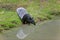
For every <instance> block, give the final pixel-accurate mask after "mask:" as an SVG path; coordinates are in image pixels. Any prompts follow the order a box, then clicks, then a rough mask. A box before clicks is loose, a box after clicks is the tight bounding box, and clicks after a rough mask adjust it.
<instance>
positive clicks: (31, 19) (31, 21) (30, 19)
mask: <svg viewBox="0 0 60 40" xmlns="http://www.w3.org/2000/svg"><path fill="white" fill-rule="evenodd" d="M27 21H28V23H32V24H34V25H36V23H35V21H34V20H33V18H31V17H28V19H27Z"/></svg>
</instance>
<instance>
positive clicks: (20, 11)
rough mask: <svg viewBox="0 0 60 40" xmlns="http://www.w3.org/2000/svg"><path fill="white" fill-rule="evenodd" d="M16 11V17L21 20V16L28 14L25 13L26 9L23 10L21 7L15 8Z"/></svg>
mask: <svg viewBox="0 0 60 40" xmlns="http://www.w3.org/2000/svg"><path fill="white" fill-rule="evenodd" d="M16 11H17V13H18V15H19V16H20V18H21V19H22V18H23V16H24V15H25V14H27V13H28V12H27V11H26V9H25V8H23V7H20V8H17V10H16Z"/></svg>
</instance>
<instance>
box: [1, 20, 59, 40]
mask: <svg viewBox="0 0 60 40" xmlns="http://www.w3.org/2000/svg"><path fill="white" fill-rule="evenodd" d="M38 24H39V25H38ZM38 24H37V26H35V27H36V28H35V30H34V31H33V32H31V33H30V34H29V35H28V36H27V37H26V38H24V39H22V40H60V20H53V21H48V22H46V23H42V24H41V23H38ZM21 27H22V26H21ZM23 28H27V29H28V28H29V26H28V25H23ZM18 30H20V27H17V28H14V29H11V30H8V31H7V32H4V33H2V34H0V40H21V39H18V38H17V37H16V34H17V31H18ZM24 30H25V29H24Z"/></svg>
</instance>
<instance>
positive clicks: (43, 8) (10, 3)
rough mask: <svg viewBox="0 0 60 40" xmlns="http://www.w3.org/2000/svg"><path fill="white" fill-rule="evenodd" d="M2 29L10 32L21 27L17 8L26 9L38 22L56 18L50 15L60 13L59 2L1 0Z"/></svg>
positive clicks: (0, 25)
mask: <svg viewBox="0 0 60 40" xmlns="http://www.w3.org/2000/svg"><path fill="white" fill-rule="evenodd" d="M0 3H1V4H0V29H1V30H5V29H6V30H9V29H10V28H13V27H16V26H18V25H21V24H22V23H21V20H20V19H19V17H18V15H17V13H16V8H18V7H24V8H26V9H27V11H28V12H29V14H30V15H31V16H32V17H33V18H34V20H35V21H38V20H42V21H44V20H50V19H52V18H54V17H55V14H54V15H51V14H50V13H53V12H60V3H59V1H58V0H47V1H43V2H42V1H40V0H0Z"/></svg>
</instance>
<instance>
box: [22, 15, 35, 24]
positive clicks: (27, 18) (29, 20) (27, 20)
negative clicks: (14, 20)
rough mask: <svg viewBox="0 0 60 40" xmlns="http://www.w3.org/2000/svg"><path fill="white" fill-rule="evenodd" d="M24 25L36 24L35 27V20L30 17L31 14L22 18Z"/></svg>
mask: <svg viewBox="0 0 60 40" xmlns="http://www.w3.org/2000/svg"><path fill="white" fill-rule="evenodd" d="M22 23H23V24H30V23H32V24H34V25H35V21H34V20H33V18H32V17H31V16H30V15H29V14H25V15H24V16H23V18H22Z"/></svg>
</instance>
